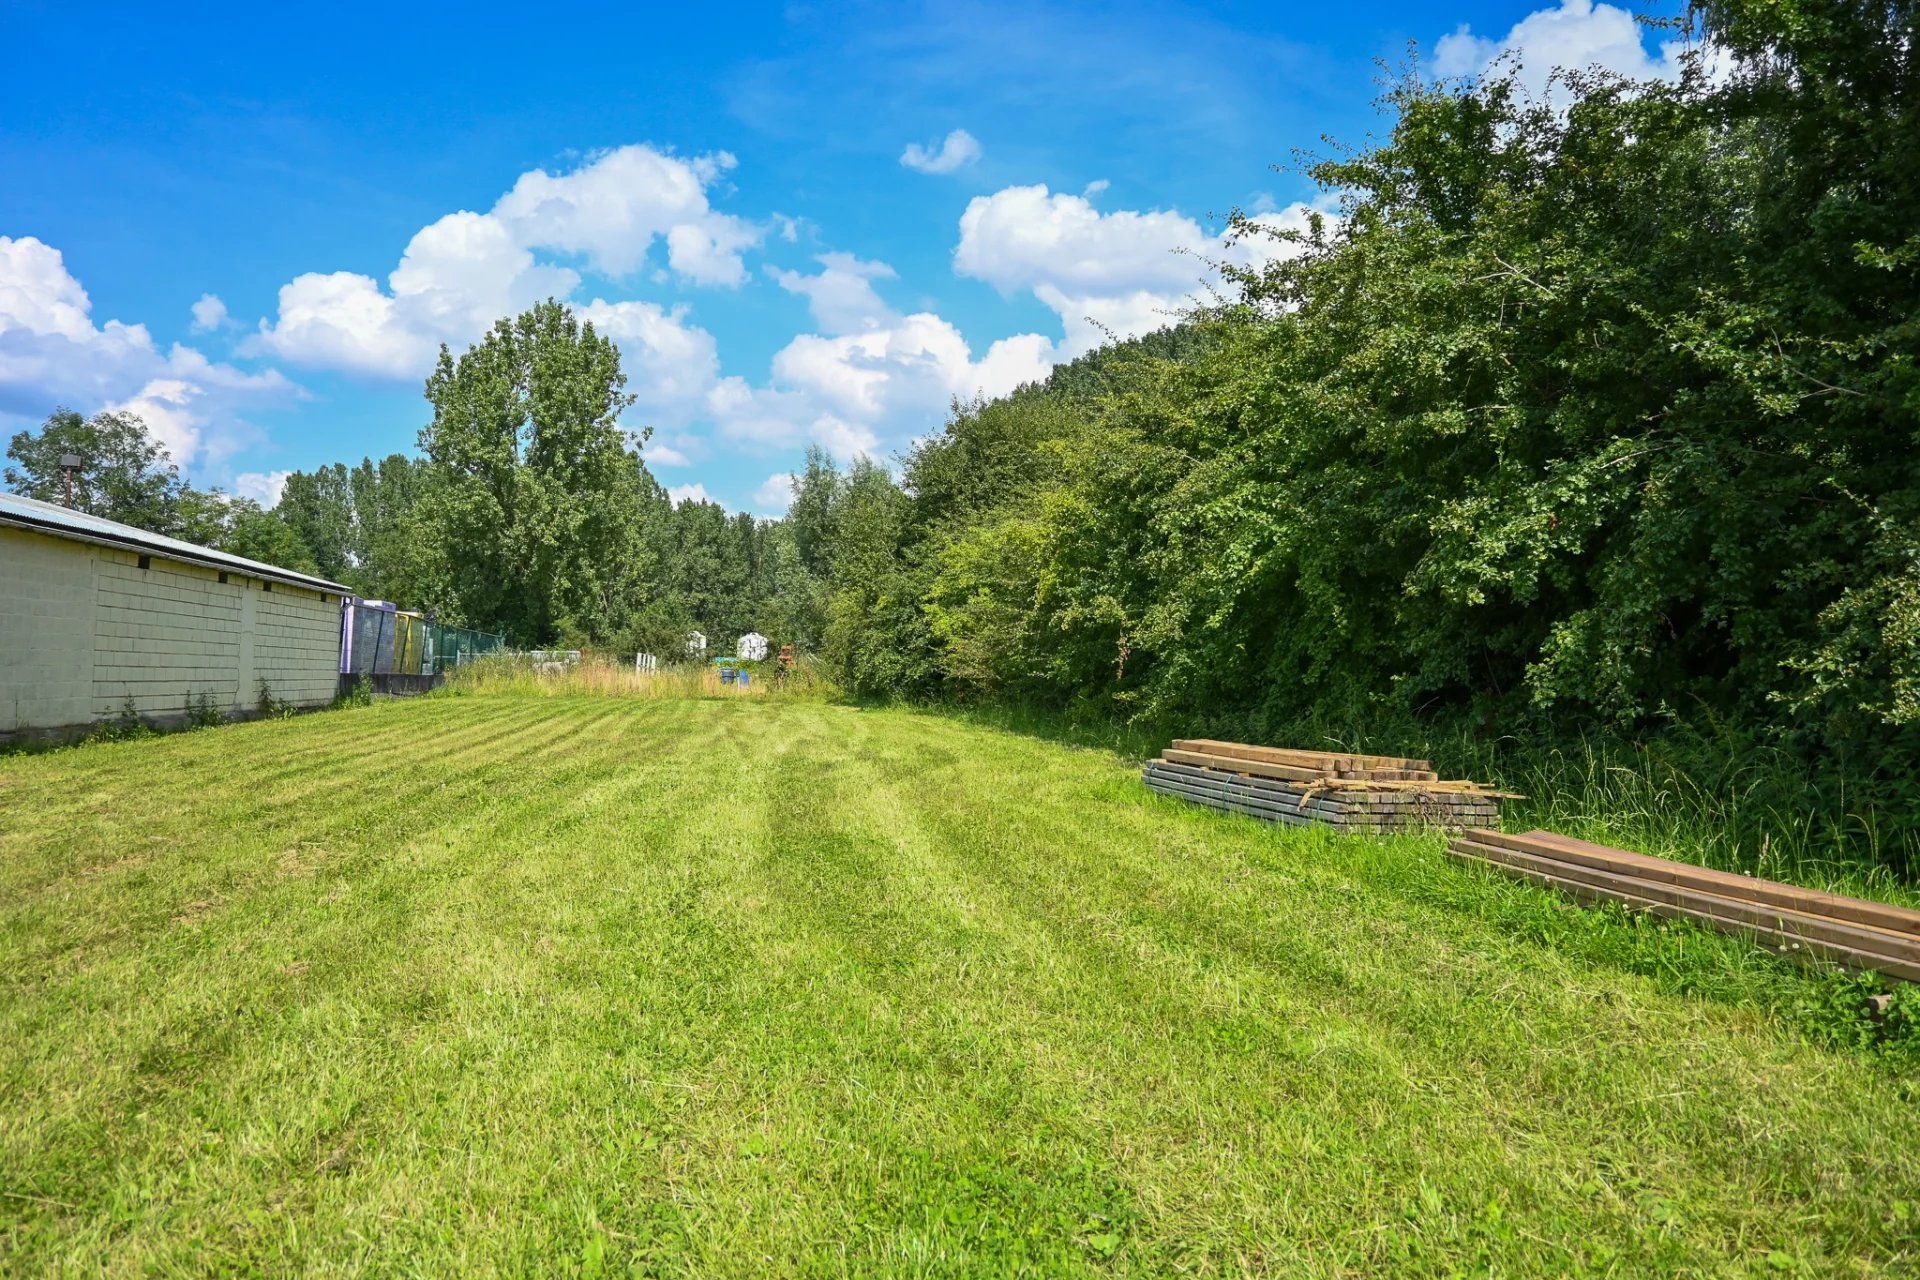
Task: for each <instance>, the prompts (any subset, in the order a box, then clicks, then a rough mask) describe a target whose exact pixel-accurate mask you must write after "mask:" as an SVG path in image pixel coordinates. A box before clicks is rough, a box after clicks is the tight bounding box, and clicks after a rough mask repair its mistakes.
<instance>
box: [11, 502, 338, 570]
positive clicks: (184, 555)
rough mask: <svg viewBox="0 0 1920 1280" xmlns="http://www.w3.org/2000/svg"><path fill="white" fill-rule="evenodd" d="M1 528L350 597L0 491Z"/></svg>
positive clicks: (223, 554)
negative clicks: (22, 530) (161, 558)
mask: <svg viewBox="0 0 1920 1280" xmlns="http://www.w3.org/2000/svg"><path fill="white" fill-rule="evenodd" d="M0 524H10V525H14V526H16V527H18V528H22V529H32V530H35V531H36V532H39V533H46V534H51V535H53V536H54V537H56V538H72V539H74V540H75V541H77V542H92V543H97V544H100V545H103V546H109V547H124V548H126V549H127V550H129V551H143V552H147V553H149V554H152V555H157V556H165V557H166V558H167V559H169V560H180V561H184V562H186V563H187V564H200V565H210V566H212V567H214V568H216V569H229V570H233V571H235V572H238V573H244V574H248V575H250V576H252V577H255V578H267V579H270V580H272V581H274V582H284V583H287V584H288V585H290V586H296V587H308V588H310V589H312V590H314V591H330V592H333V593H334V594H336V595H346V594H347V591H348V589H347V588H346V587H344V586H342V585H340V584H339V583H337V582H329V581H327V580H326V579H325V578H316V577H314V576H313V575H312V574H310V573H300V572H298V571H297V570H294V569H282V568H281V567H280V566H279V565H275V564H265V563H263V562H261V561H259V560H249V559H247V558H246V557H245V556H236V555H232V554H230V553H228V552H225V551H215V550H214V549H213V548H212V547H202V546H199V545H196V544H195V543H191V542H182V541H181V540H180V539H178V538H167V537H163V536H161V535H160V534H157V533H148V532H147V531H146V530H145V529H136V528H134V527H133V526H132V525H130V524H121V523H120V522H119V521H117V520H104V519H102V518H100V517H99V516H90V515H88V514H87V513H86V512H84V511H72V510H69V509H68V508H66V507H61V506H55V505H54V504H53V503H51V502H41V501H40V500H39V499H37V498H27V497H22V496H21V495H20V494H17V493H4V492H0Z"/></svg>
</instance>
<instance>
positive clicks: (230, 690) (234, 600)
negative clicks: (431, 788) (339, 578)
mask: <svg viewBox="0 0 1920 1280" xmlns="http://www.w3.org/2000/svg"><path fill="white" fill-rule="evenodd" d="M139 559H140V557H139V555H138V553H136V552H132V551H121V550H119V549H117V548H111V547H99V546H95V545H93V544H91V543H85V542H75V541H72V540H70V539H66V538H56V537H51V536H48V535H44V534H39V533H31V532H28V531H26V530H23V529H13V528H6V527H0V605H4V608H3V609H0V733H6V732H11V731H14V730H18V729H43V728H60V727H65V726H68V725H77V724H85V723H87V722H88V721H92V720H102V719H110V718H112V717H114V716H117V715H119V714H121V713H122V711H123V710H124V709H125V708H126V707H128V706H129V705H131V706H132V708H133V710H134V711H135V712H137V713H138V714H140V715H142V716H153V717H166V716H180V715H183V714H184V713H185V712H186V711H187V708H188V704H189V701H190V700H192V699H196V698H200V697H201V696H203V695H206V696H210V697H211V699H212V701H213V703H214V705H215V706H217V707H219V708H220V709H222V710H223V711H227V712H230V713H231V712H242V711H249V710H252V709H253V708H254V707H256V706H257V705H258V703H259V697H260V690H259V685H260V682H261V681H265V682H266V684H267V689H268V692H270V693H271V694H272V695H273V697H274V698H276V699H278V700H280V701H283V702H289V703H293V704H295V705H299V706H316V705H322V704H324V703H326V702H328V701H330V700H331V699H332V698H333V695H334V691H335V689H336V687H337V676H336V673H337V671H338V668H339V645H340V602H339V597H337V596H331V595H324V594H322V593H321V592H318V591H311V590H307V589H305V588H301V587H292V586H288V585H286V584H285V583H274V584H272V585H271V588H270V589H269V587H268V586H267V584H265V583H263V582H262V581H261V580H259V579H257V578H249V577H246V576H244V575H242V574H240V573H238V572H233V573H230V574H229V575H228V580H227V581H226V582H221V581H220V571H219V570H217V569H209V568H203V567H201V566H199V565H191V564H181V563H179V562H177V561H173V560H167V559H164V558H162V557H160V556H158V555H155V556H152V557H150V558H149V567H148V568H146V569H142V568H140V566H139Z"/></svg>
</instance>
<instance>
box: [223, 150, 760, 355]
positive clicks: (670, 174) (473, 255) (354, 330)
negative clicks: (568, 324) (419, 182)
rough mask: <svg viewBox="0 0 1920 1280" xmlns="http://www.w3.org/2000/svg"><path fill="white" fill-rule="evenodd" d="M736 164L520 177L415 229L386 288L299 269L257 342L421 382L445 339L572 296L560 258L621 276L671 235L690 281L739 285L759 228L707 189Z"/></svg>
mask: <svg viewBox="0 0 1920 1280" xmlns="http://www.w3.org/2000/svg"><path fill="white" fill-rule="evenodd" d="M733 164H734V159H733V157H732V156H730V155H727V154H726V153H724V152H720V153H716V154H713V155H707V156H694V157H690V158H689V157H682V156H676V155H673V154H671V153H668V152H665V151H659V150H656V149H654V148H652V147H647V146H641V145H632V146H625V147H619V148H616V149H614V150H612V151H608V152H605V153H604V154H601V155H599V156H597V157H595V158H594V159H593V160H591V161H589V162H588V163H587V164H585V165H583V166H581V167H580V168H578V169H574V170H572V171H570V172H566V173H560V174H554V173H549V172H547V171H546V170H544V169H535V170H532V171H530V172H528V173H523V174H521V175H520V177H519V178H518V179H517V180H516V181H515V182H514V184H513V186H512V187H511V188H510V189H509V190H508V191H507V192H506V193H505V194H504V195H502V196H501V197H500V199H499V200H498V201H496V202H495V204H494V206H493V208H492V209H491V210H490V211H488V212H487V213H474V212H471V211H466V210H462V211H459V212H456V213H450V214H447V215H446V216H445V217H442V218H440V219H438V220H436V221H435V222H433V223H431V224H429V225H428V226H426V227H423V228H421V230H420V231H419V232H417V233H416V234H415V235H414V237H413V239H412V240H411V241H410V242H409V243H408V245H407V247H406V251H405V252H404V253H403V254H402V255H401V259H400V262H399V265H397V266H396V267H395V268H394V269H393V271H392V272H391V273H389V275H388V276H387V279H386V282H385V284H384V286H383V285H382V283H381V282H380V281H378V280H376V279H374V278H373V277H372V276H369V275H363V274H360V273H358V272H347V271H334V272H309V273H307V274H304V275H301V276H297V277H295V278H294V279H293V280H291V281H289V282H288V283H287V284H285V285H283V286H282V287H281V289H280V297H279V309H278V313H277V315H276V316H274V317H273V318H272V319H269V320H263V321H261V323H260V329H259V332H258V333H257V334H255V335H254V336H253V337H252V338H251V339H250V340H249V343H248V346H249V349H250V350H254V351H261V352H270V353H272V354H274V355H277V356H280V357H281V358H283V359H286V360H289V361H294V362H298V363H302V364H310V365H316V366H321V367H327V368H338V369H345V370H348V371H350V372H355V373H360V374H365V375H369V376H374V377H383V378H394V379H406V378H415V377H420V376H422V375H423V374H424V373H425V372H426V371H427V369H428V368H430V367H431V364H432V361H433V357H434V354H435V352H436V351H437V350H438V348H439V345H440V344H441V343H442V342H445V343H448V344H450V345H456V346H457V345H464V344H466V343H469V342H472V341H474V340H476V339H477V338H479V337H480V335H481V334H482V333H483V332H485V330H486V328H487V326H488V325H490V324H491V323H492V322H493V321H494V320H496V319H498V318H500V317H501V316H504V315H510V314H512V313H514V312H517V311H521V310H524V309H525V308H527V307H528V306H531V305H532V304H533V303H535V302H537V301H539V300H541V299H542V298H547V297H560V298H565V297H569V296H571V295H572V293H573V291H574V290H575V288H577V287H578V285H579V284H580V273H579V272H578V271H576V270H575V269H574V268H573V267H572V266H569V265H567V264H566V262H562V261H555V260H553V259H552V255H559V256H561V257H564V258H568V259H573V260H578V261H579V262H581V263H583V264H584V265H585V266H587V267H588V268H590V269H591V270H594V271H597V272H599V273H601V274H603V275H607V276H612V277H621V276H627V275H630V274H632V273H634V272H636V271H638V270H639V269H640V268H641V267H642V266H644V265H645V264H646V262H647V261H648V259H649V256H650V254H651V253H652V251H653V248H654V246H655V244H656V243H663V244H664V245H665V257H666V264H667V267H668V268H669V269H670V270H671V271H672V272H673V273H674V274H676V275H678V276H680V277H681V278H682V279H684V280H686V281H688V282H691V283H694V284H701V285H737V284H739V283H741V282H742V281H744V280H745V279H746V266H745V263H744V261H743V260H742V256H741V255H742V254H743V253H744V252H745V251H746V250H748V249H749V248H751V247H753V246H754V245H756V244H758V243H759V242H760V240H761V238H762V233H761V231H760V229H759V228H758V227H756V226H754V225H752V224H751V223H748V222H746V221H744V220H742V219H740V218H737V217H734V216H733V215H731V214H725V213H721V212H718V211H717V210H715V209H714V208H713V207H712V204H711V203H710V201H709V199H708V195H707V192H708V188H709V187H711V186H712V184H713V183H715V182H716V181H718V180H719V178H720V177H721V175H722V174H724V173H725V172H726V171H727V170H728V169H730V168H732V167H733ZM543 255H546V256H543Z"/></svg>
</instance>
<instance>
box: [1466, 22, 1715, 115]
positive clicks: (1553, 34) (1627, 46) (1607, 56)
mask: <svg viewBox="0 0 1920 1280" xmlns="http://www.w3.org/2000/svg"><path fill="white" fill-rule="evenodd" d="M1645 35H1646V32H1645V30H1644V28H1642V27H1641V25H1640V23H1639V22H1638V21H1637V20H1636V19H1635V17H1634V15H1633V14H1632V13H1631V12H1629V11H1628V10H1626V9H1621V8H1617V7H1615V6H1614V5H1610V4H1595V3H1594V2H1593V0H1561V4H1560V6H1559V7H1558V8H1555V9H1537V10H1535V11H1534V12H1532V13H1530V14H1528V15H1527V16H1526V17H1524V18H1522V19H1521V20H1520V21H1519V22H1517V23H1515V24H1514V25H1513V27H1512V29H1510V30H1509V31H1508V32H1507V33H1506V35H1505V36H1502V37H1501V38H1499V39H1490V38H1488V37H1485V36H1478V35H1475V34H1474V33H1473V30H1472V28H1471V27H1469V26H1467V25H1465V24H1462V25H1461V26H1460V27H1458V28H1456V29H1455V30H1454V31H1453V32H1452V33H1451V34H1449V35H1444V36H1442V37H1440V39H1439V40H1438V41H1437V42H1436V43H1435V44H1434V47H1433V69H1434V72H1435V73H1436V74H1437V75H1440V76H1444V77H1449V78H1451V77H1455V76H1478V75H1482V74H1485V72H1486V71H1487V70H1488V69H1489V68H1490V67H1492V66H1493V64H1494V63H1495V61H1496V60H1498V59H1502V58H1510V59H1511V60H1512V61H1513V62H1514V63H1515V64H1516V66H1515V72H1514V75H1515V79H1516V80H1517V81H1518V82H1519V83H1520V84H1521V85H1522V86H1523V87H1525V88H1526V89H1527V91H1528V92H1529V93H1532V94H1533V95H1534V96H1536V97H1546V96H1548V90H1549V81H1550V80H1551V78H1552V76H1553V73H1554V71H1555V70H1557V69H1564V70H1568V71H1586V70H1589V69H1591V68H1594V67H1598V68H1600V69H1601V70H1604V71H1611V72H1613V73H1615V74H1616V75H1621V76H1625V77H1627V78H1628V79H1632V80H1666V81H1673V80H1678V79H1679V78H1680V72H1681V70H1682V68H1683V67H1684V65H1685V61H1686V58H1687V56H1688V54H1689V53H1690V52H1696V51H1697V52H1698V53H1699V54H1700V55H1701V56H1703V57H1705V58H1706V59H1707V63H1708V71H1709V73H1710V74H1713V75H1723V74H1725V72H1726V71H1727V69H1728V63H1727V60H1726V59H1725V57H1724V56H1723V55H1722V54H1720V53H1719V52H1717V51H1715V50H1713V49H1711V48H1705V47H1703V46H1701V45H1700V44H1698V43H1696V42H1692V41H1688V40H1686V39H1673V40H1662V41H1660V42H1659V44H1658V45H1657V46H1656V47H1655V48H1654V49H1653V50H1649V49H1648V48H1647V43H1646V39H1645Z"/></svg>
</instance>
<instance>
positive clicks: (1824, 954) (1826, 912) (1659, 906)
mask: <svg viewBox="0 0 1920 1280" xmlns="http://www.w3.org/2000/svg"><path fill="white" fill-rule="evenodd" d="M1447 854H1448V856H1449V857H1451V858H1454V859H1455V860H1457V861H1460V862H1465V863H1470V864H1473V865H1477V866H1485V867H1491V868H1492V869H1494V870H1496V871H1499V872H1502V873H1503V874H1506V875H1510V876H1514V877H1516V878H1518V879H1521V880H1526V881H1529V882H1531V883H1533V884H1538V885H1544V886H1546V887H1547V888H1550V889H1555V890H1558V891H1559V892H1561V893H1565V894H1567V895H1569V896H1570V897H1572V898H1574V899H1576V900H1578V901H1580V902H1585V903H1598V902H1618V903H1622V904H1624V905H1625V906H1628V907H1630V908H1633V909H1634V910H1636V911H1645V912H1648V913H1649V914H1652V915H1657V916H1665V917H1668V918H1673V919H1685V920H1693V921H1697V922H1698V923H1700V924H1703V925H1705V926H1707V927H1708V928H1711V929H1718V930H1720V931H1721V932H1723V933H1736V934H1745V935H1746V936H1748V937H1751V938H1753V939H1754V940H1756V941H1758V942H1760V943H1761V944H1762V945H1765V946H1767V947H1770V948H1772V949H1774V950H1776V951H1780V952H1783V953H1785V954H1787V955H1789V956H1792V957H1794V958H1796V959H1813V960H1830V961H1832V962H1834V963H1835V964H1839V965H1842V966H1845V967H1846V968H1849V969H1856V970H1862V971H1870V972H1873V973H1880V974H1885V975H1887V976H1888V977H1893V978H1903V979H1905V980H1906V981H1908V982H1920V911H1912V910H1909V909H1907V908H1905V907H1893V906H1888V905H1887V904H1885V903H1882V902H1868V901H1866V900H1865V899H1861V898H1847V897H1842V896H1840V895H1838V894H1832V893H1822V892H1820V891H1819V890H1817V889H1803V888H1801V887H1800V886H1798V885H1791V884H1781V883H1779V882H1778V881H1774V880H1759V879H1756V878H1754V877H1753V876H1743V875H1738V874H1736V873H1734V872H1731V871H1714V870H1711V869H1709V868H1707V867H1697V866H1694V865H1692V864H1691V863H1686V862H1672V861H1669V860H1668V859H1666V858H1655V857H1651V856H1649V855H1647V854H1644V853H1629V852H1628V851H1627V850H1625V849H1610V848H1608V847H1607V846H1606V845H1603V844H1591V843H1589V842H1587V841H1585V840H1575V839H1572V838H1571V837H1569V836H1562V835H1556V834H1554V833H1553V832H1551V831H1529V832H1527V833H1526V834H1525V835H1507V834H1506V833H1504V832H1499V831H1476V832H1473V833H1472V834H1470V835H1467V836H1464V837H1462V838H1460V839H1458V840H1455V841H1454V842H1453V844H1452V846H1451V847H1450V848H1449V849H1448V850H1447Z"/></svg>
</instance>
